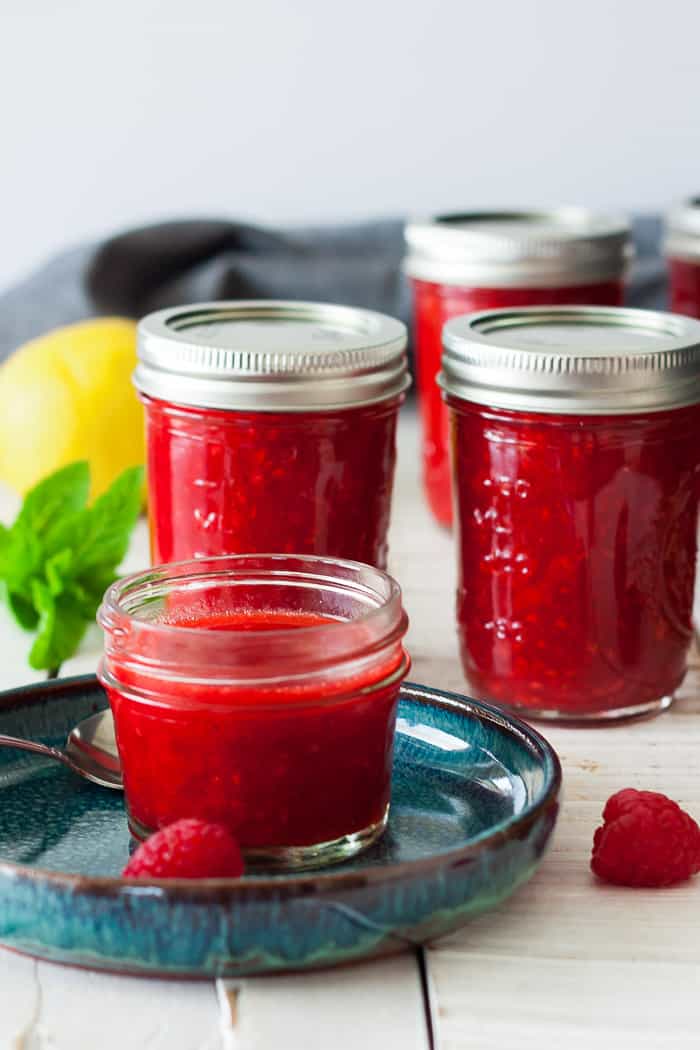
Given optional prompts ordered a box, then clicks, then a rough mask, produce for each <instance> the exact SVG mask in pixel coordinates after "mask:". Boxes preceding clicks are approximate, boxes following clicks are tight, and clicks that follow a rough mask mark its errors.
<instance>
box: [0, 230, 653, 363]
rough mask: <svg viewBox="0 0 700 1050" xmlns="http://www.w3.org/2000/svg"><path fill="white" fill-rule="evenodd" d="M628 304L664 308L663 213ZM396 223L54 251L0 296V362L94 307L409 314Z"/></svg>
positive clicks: (643, 234)
mask: <svg viewBox="0 0 700 1050" xmlns="http://www.w3.org/2000/svg"><path fill="white" fill-rule="evenodd" d="M634 239H635V245H636V250H637V257H636V260H635V263H634V266H633V270H632V277H631V284H630V287H629V291H628V296H627V301H628V302H629V304H630V305H631V306H645V307H655V308H658V309H663V308H664V306H665V299H666V287H665V267H664V262H663V259H662V258H661V255H660V252H659V244H660V239H661V222H660V220H659V219H658V218H657V217H655V216H642V217H639V218H637V219H636V220H635V223H634ZM403 252H404V244H403V222H402V221H401V220H398V219H396V220H392V219H388V220H383V221H378V222H371V223H364V224H357V225H351V226H340V227H328V228H315V229H308V230H293V231H292V230H290V231H283V232H279V233H278V232H272V231H267V230H263V229H260V228H257V227H252V226H246V225H243V224H239V223H231V222H224V221H216V220H211V221H209V220H187V221H182V222H171V223H162V224H159V225H157V226H147V227H142V228H140V229H136V230H131V231H128V232H127V233H123V234H119V235H118V236H115V237H113V238H110V239H109V240H106V241H103V242H100V243H98V244H88V245H82V246H80V247H76V248H72V249H71V250H69V251H66V252H64V253H63V254H61V255H59V256H57V257H56V258H54V259H52V260H50V261H49V262H48V263H47V264H46V265H44V266H43V267H41V269H39V270H37V272H36V273H34V274H32V276H30V277H29V278H27V279H26V280H24V281H22V282H20V283H19V284H17V285H15V286H14V287H12V288H10V289H8V290H7V291H5V292H4V293H0V360H2V358H3V357H6V356H7V355H8V354H9V353H11V352H12V350H14V349H15V347H17V346H19V345H20V344H21V343H23V342H25V341H26V340H27V339H31V338H33V337H34V336H37V335H41V334H42V333H43V332H46V331H47V330H48V329H50V328H54V327H57V326H58V325H63V324H69V323H71V322H73V321H80V320H83V319H85V318H88V317H95V316H97V315H110V314H118V315H121V316H128V317H135V318H136V317H141V316H143V315H144V314H146V313H148V312H149V311H151V310H157V309H160V308H161V307H164V306H174V305H177V304H178V303H186V302H203V301H205V300H208V299H243V298H246V299H311V300H321V301H325V302H339V303H348V304H349V305H353V306H365V307H369V308H371V309H374V310H381V311H383V312H384V313H387V314H391V315H392V316H394V317H400V318H402V319H403V320H405V321H408V320H409V311H410V295H409V290H408V287H407V285H406V281H405V280H404V278H403V276H402V274H401V260H402V257H403Z"/></svg>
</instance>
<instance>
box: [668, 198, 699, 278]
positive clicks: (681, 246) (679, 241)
mask: <svg viewBox="0 0 700 1050" xmlns="http://www.w3.org/2000/svg"><path fill="white" fill-rule="evenodd" d="M664 252H665V254H666V255H670V256H673V258H674V259H687V260H688V261H689V262H698V261H700V197H693V198H691V199H690V200H687V201H684V202H683V203H682V204H678V205H676V207H675V208H672V209H671V211H670V212H669V213H668V215H667V216H666V235H665V237H664Z"/></svg>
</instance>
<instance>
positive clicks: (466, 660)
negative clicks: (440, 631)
mask: <svg viewBox="0 0 700 1050" xmlns="http://www.w3.org/2000/svg"><path fill="white" fill-rule="evenodd" d="M444 344H445V351H444V356H443V371H442V373H441V376H440V384H441V386H442V388H443V391H444V394H445V398H446V401H447V404H448V406H449V413H450V427H451V441H452V452H453V469H454V473H453V481H454V487H455V509H456V523H457V546H458V552H459V557H458V560H459V567H458V568H459V572H458V590H457V623H458V634H459V639H460V645H461V654H462V662H463V665H464V670H465V673H466V676H467V679H468V681H469V684H470V686H471V689H472V691H473V693H474V694H475V695H476V696H478V697H483V698H485V699H489V700H492V701H494V702H496V703H498V704H500V705H502V706H504V707H507V708H510V709H512V710H515V711H518V712H520V713H521V714H523V715H524V716H525V717H533V718H550V719H559V720H567V719H568V720H585V719H615V718H622V717H625V716H632V715H639V714H643V713H650V712H654V711H658V710H661V709H663V708H664V707H666V706H668V704H669V703H670V702H671V699H672V697H673V693H674V690H676V689H677V687H678V686H679V684H680V682H681V681H682V679H683V676H684V675H685V672H686V666H687V663H686V661H687V655H688V647H689V645H690V642H691V638H692V625H691V611H692V603H693V589H694V581H695V561H696V527H697V519H698V483H699V480H700V441H699V440H698V434H700V405H699V404H698V403H699V402H700V323H698V322H697V321H693V320H691V319H689V318H683V317H679V316H677V315H673V314H663V313H656V312H652V311H644V310H625V309H604V308H600V309H596V308H594V307H587V308H586V307H581V308H577V307H562V308H557V307H551V308H530V309H522V310H494V311H485V312H482V313H478V314H472V315H470V316H467V317H461V318H456V319H454V320H452V321H449V322H448V323H447V325H446V326H445V330H444Z"/></svg>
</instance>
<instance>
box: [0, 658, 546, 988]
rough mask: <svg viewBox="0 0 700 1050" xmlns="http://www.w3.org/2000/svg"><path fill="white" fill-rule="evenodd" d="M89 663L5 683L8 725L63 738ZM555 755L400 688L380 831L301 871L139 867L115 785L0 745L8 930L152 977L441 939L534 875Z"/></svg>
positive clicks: (97, 704)
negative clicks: (178, 875)
mask: <svg viewBox="0 0 700 1050" xmlns="http://www.w3.org/2000/svg"><path fill="white" fill-rule="evenodd" d="M106 703H107V702H106V697H105V695H104V693H103V691H102V689H101V687H100V686H99V684H98V683H97V680H96V679H95V678H94V677H93V676H88V677H81V678H68V679H63V680H60V679H59V680H58V681H54V682H46V683H42V684H40V685H35V686H28V687H26V688H23V689H14V690H12V691H10V692H6V693H3V694H0V733H6V734H12V735H14V736H23V737H29V738H32V739H35V740H40V741H42V742H44V743H48V744H52V745H62V744H63V743H64V742H65V739H66V736H67V735H68V732H69V731H70V729H72V727H73V726H74V725H75V724H76V723H77V722H79V721H80V720H81V719H83V718H85V717H87V715H89V714H92V713H93V712H95V711H97V710H100V709H102V708H104V707H106ZM560 784H561V769H560V766H559V761H558V759H557V757H556V755H555V753H554V751H553V750H552V748H551V747H550V746H549V744H548V743H547V742H546V741H545V740H544V739H543V738H542V737H541V736H540V735H539V733H537V732H535V730H533V729H531V728H530V727H529V726H527V725H525V724H524V723H523V722H519V721H517V720H516V719H514V718H511V717H509V716H507V715H504V714H502V713H500V712H499V711H497V710H496V709H494V708H491V707H488V706H487V705H485V704H481V703H476V702H475V701H473V700H468V699H466V698H465V697H463V696H458V695H455V694H452V693H443V692H440V691H439V690H437V689H430V688H428V687H427V686H422V685H410V684H406V685H404V687H403V688H402V692H401V702H400V704H399V716H398V724H397V735H396V748H395V756H394V772H393V795H392V807H391V816H390V819H389V825H388V828H387V830H386V832H385V834H384V836H383V837H382V838H381V840H380V841H379V842H377V843H376V844H375V845H374V846H373V847H372V848H371V849H370V850H369V851H367V852H366V853H364V854H362V855H361V856H360V857H356V858H354V859H353V860H352V861H348V862H346V863H344V864H341V865H338V866H335V867H329V868H325V869H322V870H319V871H315V872H304V873H303V874H299V875H254V876H252V875H251V876H248V877H245V878H242V879H204V880H199V881H189V882H188V881H186V880H180V879H174V880H170V881H165V880H163V881H153V882H146V881H138V880H133V879H132V880H125V879H121V878H120V877H119V873H120V871H121V870H122V868H123V867H124V864H125V863H126V861H127V859H128V857H129V833H128V830H127V825H126V817H125V814H124V801H123V797H122V795H121V793H120V792H117V791H110V790H106V789H104V788H99V787H95V786H94V785H92V784H89V783H87V782H85V781H82V780H81V779H80V778H79V777H77V776H75V775H74V774H72V773H71V772H70V771H69V770H67V769H64V767H63V766H61V765H59V764H58V763H56V762H51V760H49V759H44V758H41V757H38V756H35V755H30V754H27V753H26V752H21V751H13V750H9V749H4V748H0V943H1V944H3V945H5V946H6V947H8V948H14V949H16V950H17V951H20V952H25V953H27V954H29V955H33V956H37V957H39V958H42V959H50V960H54V961H56V962H62V963H72V964H74V965H78V966H86V967H90V968H93V969H99V970H110V971H116V972H122V973H142V974H158V975H161V976H193V977H195V976H196V977H201V976H205V975H212V976H236V975H244V974H257V973H267V972H274V971H283V970H302V969H307V968H312V967H321V966H332V965H336V964H339V963H346V962H351V961H353V960H358V959H369V958H372V957H374V956H379V955H387V954H389V953H392V952H397V951H400V950H401V949H403V948H406V947H407V946H415V945H417V944H420V943H422V942H424V941H428V940H432V939H434V938H436V937H440V936H441V935H442V934H445V933H448V932H449V931H450V930H454V929H456V928H457V927H458V926H461V925H462V924H463V923H465V922H466V921H467V920H468V919H469V918H471V916H473V915H477V914H478V913H480V912H483V911H485V910H486V909H487V908H495V907H497V906H498V905H499V904H500V903H501V902H502V901H503V900H504V899H505V898H506V897H508V896H509V895H510V894H511V893H512V892H513V891H514V890H515V889H517V887H518V886H520V885H521V884H522V883H524V882H525V881H526V880H527V879H529V877H530V876H531V875H532V873H533V872H534V870H535V868H536V867H537V864H538V862H539V861H540V860H541V858H542V855H543V853H544V851H545V849H546V846H547V843H548V841H549V838H550V835H551V833H552V829H553V827H554V823H555V820H556V816H557V805H558V795H559V789H560Z"/></svg>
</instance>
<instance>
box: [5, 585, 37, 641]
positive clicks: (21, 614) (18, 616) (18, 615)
mask: <svg viewBox="0 0 700 1050" xmlns="http://www.w3.org/2000/svg"><path fill="white" fill-rule="evenodd" d="M0 595H1V596H2V599H3V601H4V602H5V604H6V605H7V607H8V609H9V610H10V612H11V613H12V615H13V616H14V618H15V620H16V621H17V623H18V624H19V625H20V627H23V628H24V630H25V631H33V630H35V628H36V626H37V624H38V623H39V614H38V612H37V611H36V609H35V608H34V606H33V604H32V602H30V601H27V600H26V598H23V597H22V596H21V595H19V594H14V593H13V592H12V591H8V589H7V584H6V583H5V581H4V580H0Z"/></svg>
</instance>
